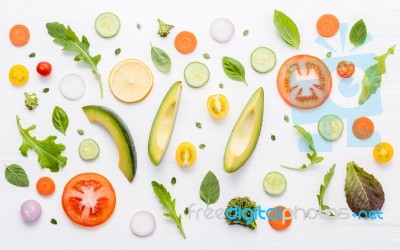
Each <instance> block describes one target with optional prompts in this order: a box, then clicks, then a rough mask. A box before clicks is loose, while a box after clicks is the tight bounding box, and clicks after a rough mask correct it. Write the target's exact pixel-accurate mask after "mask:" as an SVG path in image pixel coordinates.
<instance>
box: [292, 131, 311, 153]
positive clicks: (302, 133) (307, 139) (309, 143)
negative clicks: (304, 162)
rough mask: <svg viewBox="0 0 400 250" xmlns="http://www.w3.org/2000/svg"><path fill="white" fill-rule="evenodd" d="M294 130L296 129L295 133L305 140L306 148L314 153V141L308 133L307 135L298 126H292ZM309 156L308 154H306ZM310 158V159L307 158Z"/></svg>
mask: <svg viewBox="0 0 400 250" xmlns="http://www.w3.org/2000/svg"><path fill="white" fill-rule="evenodd" d="M293 127H294V128H295V129H297V132H299V134H300V135H301V136H302V137H303V138H304V139H305V140H306V142H307V144H308V147H309V148H310V149H311V150H312V151H313V152H314V153H315V152H316V151H315V147H314V140H313V138H312V136H311V134H310V133H308V132H307V131H306V130H305V129H304V128H303V127H300V126H299V125H294V126H293ZM307 155H309V154H307ZM308 158H310V157H308Z"/></svg>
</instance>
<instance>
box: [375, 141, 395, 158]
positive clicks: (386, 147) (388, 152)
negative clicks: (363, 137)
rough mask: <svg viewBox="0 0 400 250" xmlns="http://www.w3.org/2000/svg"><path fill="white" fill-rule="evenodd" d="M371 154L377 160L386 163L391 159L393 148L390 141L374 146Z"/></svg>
mask: <svg viewBox="0 0 400 250" xmlns="http://www.w3.org/2000/svg"><path fill="white" fill-rule="evenodd" d="M373 154H374V158H375V160H376V161H377V162H380V163H386V162H389V161H390V160H391V159H392V157H393V154H394V150H393V147H392V145H390V143H387V142H381V143H378V144H377V145H376V146H375V147H374V152H373Z"/></svg>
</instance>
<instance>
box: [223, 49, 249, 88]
mask: <svg viewBox="0 0 400 250" xmlns="http://www.w3.org/2000/svg"><path fill="white" fill-rule="evenodd" d="M222 68H223V69H224V72H225V74H226V76H228V77H229V78H230V79H232V80H234V81H240V82H244V84H246V85H247V82H246V72H245V70H244V68H243V65H242V64H241V63H240V62H239V61H238V60H236V59H234V58H232V57H227V56H224V57H223V58H222Z"/></svg>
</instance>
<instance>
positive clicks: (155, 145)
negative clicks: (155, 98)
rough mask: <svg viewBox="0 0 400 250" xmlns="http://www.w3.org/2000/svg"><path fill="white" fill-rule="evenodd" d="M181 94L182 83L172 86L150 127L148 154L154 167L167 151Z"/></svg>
mask: <svg viewBox="0 0 400 250" xmlns="http://www.w3.org/2000/svg"><path fill="white" fill-rule="evenodd" d="M181 92H182V82H180V81H178V82H176V83H174V84H173V85H172V87H171V88H170V89H169V91H168V92H167V94H166V95H165V97H164V99H163V100H162V102H161V104H160V107H159V108H158V111H157V114H156V117H155V118H154V121H153V125H152V126H151V131H150V135H149V144H148V152H149V157H150V160H151V162H152V163H153V164H154V166H158V165H159V164H160V163H161V161H162V159H163V157H164V155H165V152H166V151H167V148H168V144H169V141H170V140H171V135H172V132H173V130H174V125H175V120H176V115H177V113H178V107H179V100H180V98H181Z"/></svg>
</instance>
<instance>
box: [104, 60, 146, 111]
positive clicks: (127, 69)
mask: <svg viewBox="0 0 400 250" xmlns="http://www.w3.org/2000/svg"><path fill="white" fill-rule="evenodd" d="M153 82H154V78H153V73H151V71H150V68H149V67H148V66H147V65H146V64H144V63H143V62H141V61H139V60H136V59H127V60H124V61H122V62H120V63H118V64H117V65H116V66H115V67H114V68H113V70H112V71H111V73H110V78H109V85H110V89H111V92H112V93H113V95H114V96H115V97H116V98H117V99H118V100H120V101H122V102H127V103H134V102H139V101H141V100H143V99H144V98H146V96H147V95H148V94H149V93H150V91H151V89H152V87H153Z"/></svg>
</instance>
